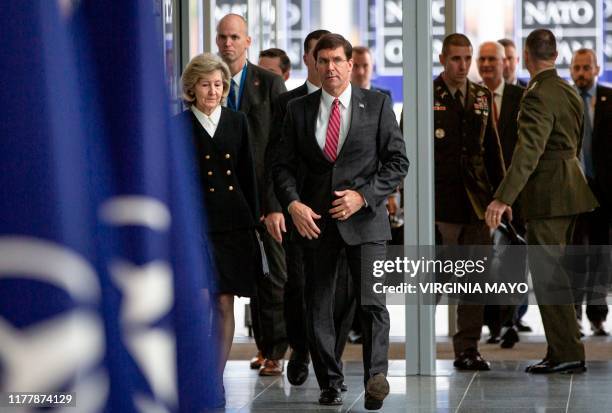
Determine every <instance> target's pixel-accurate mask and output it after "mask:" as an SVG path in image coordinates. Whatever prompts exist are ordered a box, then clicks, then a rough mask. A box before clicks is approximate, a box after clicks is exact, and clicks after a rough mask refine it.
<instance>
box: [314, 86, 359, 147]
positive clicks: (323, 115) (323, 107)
mask: <svg viewBox="0 0 612 413" xmlns="http://www.w3.org/2000/svg"><path fill="white" fill-rule="evenodd" d="M352 90H353V89H352V87H351V84H350V83H349V85H348V87H347V88H346V89H344V92H342V94H341V95H340V96H338V100H339V101H340V105H339V106H340V133H339V135H340V136H338V152H337V153H336V154H338V153H340V149H342V145H343V144H344V141H345V140H346V135H347V134H348V130H349V127H350V125H351V94H352ZM334 99H336V98H335V97H334V96H332V95H330V94H329V93H327V92H326V91H325V89H322V90H321V103H320V104H319V115H318V116H317V128H316V132H315V135H316V137H317V143H318V144H319V146H320V147H321V150H323V148H325V137H326V136H327V124H328V123H329V115H330V114H331V107H332V104H333V103H334Z"/></svg>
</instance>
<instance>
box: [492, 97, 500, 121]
mask: <svg viewBox="0 0 612 413" xmlns="http://www.w3.org/2000/svg"><path fill="white" fill-rule="evenodd" d="M498 121H499V112H498V111H497V104H496V103H495V93H493V124H494V125H495V128H496V129H497V122H498Z"/></svg>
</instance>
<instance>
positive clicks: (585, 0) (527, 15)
mask: <svg viewBox="0 0 612 413" xmlns="http://www.w3.org/2000/svg"><path fill="white" fill-rule="evenodd" d="M517 9H518V10H517V16H518V21H519V22H520V25H521V27H520V30H519V31H518V33H519V38H520V42H519V44H518V45H517V46H518V47H519V49H522V45H523V44H524V43H525V40H526V39H527V36H528V35H529V33H531V32H532V31H533V30H535V29H549V30H551V31H552V32H553V33H554V34H555V37H556V38H557V50H558V52H559V57H558V58H557V68H558V70H559V73H560V75H561V76H569V66H570V63H571V60H572V54H573V53H574V52H575V51H576V50H578V49H580V48H583V47H586V48H589V49H594V50H596V52H597V54H598V58H599V59H600V61H601V58H602V52H603V45H604V42H603V34H604V28H603V0H580V1H570V0H522V1H520V2H518V4H517ZM522 69H523V72H522V75H528V73H527V72H526V70H525V68H524V67H523V68H522Z"/></svg>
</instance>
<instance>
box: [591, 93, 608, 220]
mask: <svg viewBox="0 0 612 413" xmlns="http://www.w3.org/2000/svg"><path fill="white" fill-rule="evenodd" d="M610 165H612V89H611V88H609V87H605V86H601V85H597V101H596V102H595V113H594V117H593V167H594V169H595V179H594V180H593V181H592V182H590V184H591V189H592V190H593V192H594V193H595V195H596V197H597V200H598V201H599V203H600V204H601V205H602V207H604V208H605V209H606V210H607V211H608V212H611V211H612V167H611V166H610Z"/></svg>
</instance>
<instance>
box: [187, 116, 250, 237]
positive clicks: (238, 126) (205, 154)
mask: <svg viewBox="0 0 612 413" xmlns="http://www.w3.org/2000/svg"><path fill="white" fill-rule="evenodd" d="M176 119H177V120H178V121H179V122H182V123H183V126H184V127H185V129H186V130H188V131H190V132H191V134H190V136H191V137H192V139H193V145H194V147H195V151H196V159H197V163H198V165H199V171H200V186H201V191H202V195H203V198H204V206H205V210H206V215H207V218H208V219H207V230H208V232H224V231H233V230H237V229H248V228H253V227H254V225H255V223H256V222H258V221H259V218H258V217H259V211H258V209H259V208H258V203H257V193H256V188H257V186H256V183H255V167H254V162H253V156H252V153H251V145H250V142H249V134H248V126H247V119H246V116H245V115H244V114H243V113H240V112H234V111H232V110H231V109H227V108H222V109H221V118H220V119H219V125H218V126H217V130H216V131H215V135H214V136H213V137H212V138H211V137H210V135H209V134H208V132H206V130H205V129H204V128H203V127H202V125H201V124H200V122H199V121H198V119H197V118H196V117H195V115H194V114H193V112H192V111H191V110H186V111H184V112H182V113H180V114H179V115H177V116H176Z"/></svg>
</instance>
